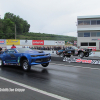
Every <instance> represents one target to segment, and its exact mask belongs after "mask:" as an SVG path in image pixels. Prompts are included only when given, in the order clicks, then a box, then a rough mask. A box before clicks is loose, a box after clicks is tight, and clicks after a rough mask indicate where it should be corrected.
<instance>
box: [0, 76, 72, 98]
mask: <svg viewBox="0 0 100 100" xmlns="http://www.w3.org/2000/svg"><path fill="white" fill-rule="evenodd" d="M0 79H2V80H4V81H7V82H10V83H13V84H16V85H19V86H22V87H24V88H27V89H29V90H32V91H35V92H38V93H41V94H44V95H47V96H50V97H53V98H56V99H58V100H71V99H68V98H65V97H62V96H59V95H56V94H53V93H49V92H46V91H43V90H40V89H37V88H35V87H32V86H28V85H25V84H23V83H19V82H16V81H13V80H10V79H7V78H4V77H1V76H0Z"/></svg>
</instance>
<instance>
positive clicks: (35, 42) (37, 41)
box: [32, 40, 44, 45]
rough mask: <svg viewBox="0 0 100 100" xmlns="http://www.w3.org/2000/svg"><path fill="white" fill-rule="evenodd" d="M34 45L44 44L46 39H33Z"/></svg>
mask: <svg viewBox="0 0 100 100" xmlns="http://www.w3.org/2000/svg"><path fill="white" fill-rule="evenodd" d="M32 45H44V40H32Z"/></svg>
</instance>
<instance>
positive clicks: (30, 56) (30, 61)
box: [0, 48, 51, 71]
mask: <svg viewBox="0 0 100 100" xmlns="http://www.w3.org/2000/svg"><path fill="white" fill-rule="evenodd" d="M50 61H51V55H50V54H49V53H45V52H44V51H36V50H32V49H29V48H14V49H8V50H6V51H4V52H2V53H1V54H0V66H5V65H17V66H22V68H23V70H24V71H28V70H30V68H31V66H32V65H37V64H41V65H42V66H43V67H47V66H48V65H49V62H50Z"/></svg>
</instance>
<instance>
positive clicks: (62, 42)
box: [55, 41, 65, 45]
mask: <svg viewBox="0 0 100 100" xmlns="http://www.w3.org/2000/svg"><path fill="white" fill-rule="evenodd" d="M55 45H65V41H55Z"/></svg>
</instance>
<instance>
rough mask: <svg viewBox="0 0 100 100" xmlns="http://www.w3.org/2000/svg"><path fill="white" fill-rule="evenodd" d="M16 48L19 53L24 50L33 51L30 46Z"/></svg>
mask: <svg viewBox="0 0 100 100" xmlns="http://www.w3.org/2000/svg"><path fill="white" fill-rule="evenodd" d="M16 50H17V52H19V53H23V52H25V51H33V50H32V49H30V48H17V49H16Z"/></svg>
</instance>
